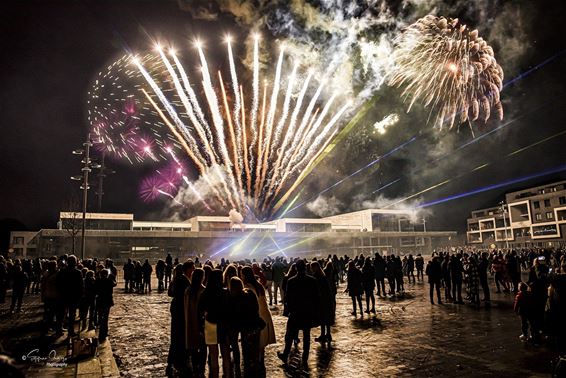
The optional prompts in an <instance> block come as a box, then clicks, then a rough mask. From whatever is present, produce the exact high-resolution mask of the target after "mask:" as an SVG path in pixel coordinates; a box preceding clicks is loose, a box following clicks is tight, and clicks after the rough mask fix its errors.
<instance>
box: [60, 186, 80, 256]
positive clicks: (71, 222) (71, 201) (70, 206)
mask: <svg viewBox="0 0 566 378" xmlns="http://www.w3.org/2000/svg"><path fill="white" fill-rule="evenodd" d="M63 211H64V212H66V213H67V214H66V215H65V216H64V217H62V218H61V228H62V229H64V230H65V231H67V233H68V234H69V236H70V237H71V240H72V250H71V253H72V254H73V255H74V254H75V251H76V244H77V243H76V240H77V235H78V234H79V232H81V227H82V214H81V213H80V202H79V198H78V197H77V195H76V193H75V192H72V193H71V195H70V196H69V198H68V199H67V202H66V203H65V205H64V206H63Z"/></svg>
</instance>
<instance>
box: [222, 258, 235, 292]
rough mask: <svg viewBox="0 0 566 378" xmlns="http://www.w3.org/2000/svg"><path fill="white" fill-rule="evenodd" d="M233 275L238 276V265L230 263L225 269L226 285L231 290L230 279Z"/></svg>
mask: <svg viewBox="0 0 566 378" xmlns="http://www.w3.org/2000/svg"><path fill="white" fill-rule="evenodd" d="M232 277H238V268H236V265H234V264H230V265H228V266H227V267H226V269H225V270H224V287H225V288H226V289H228V291H230V279H231V278H232Z"/></svg>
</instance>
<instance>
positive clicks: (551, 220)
mask: <svg viewBox="0 0 566 378" xmlns="http://www.w3.org/2000/svg"><path fill="white" fill-rule="evenodd" d="M467 240H468V243H469V244H472V245H482V246H491V245H496V246H497V247H506V246H509V247H517V248H521V247H532V246H538V247H552V246H564V245H566V181H559V182H556V183H553V184H548V185H541V186H536V187H532V188H528V189H524V190H519V191H514V192H510V193H507V194H506V195H505V202H504V203H501V204H499V205H498V206H495V207H490V208H487V209H480V210H475V211H472V214H471V217H470V218H468V221H467Z"/></svg>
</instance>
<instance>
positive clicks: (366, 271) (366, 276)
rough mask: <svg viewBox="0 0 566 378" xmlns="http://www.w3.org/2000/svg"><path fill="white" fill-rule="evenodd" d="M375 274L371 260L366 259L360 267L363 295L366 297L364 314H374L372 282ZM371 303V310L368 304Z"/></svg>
mask: <svg viewBox="0 0 566 378" xmlns="http://www.w3.org/2000/svg"><path fill="white" fill-rule="evenodd" d="M374 276H375V272H374V269H373V265H372V263H371V259H370V258H367V259H366V260H365V262H364V266H363V267H362V286H363V287H364V294H365V297H366V311H365V312H366V314H369V313H370V312H372V313H374V314H375V296H374V295H373V289H375V281H374ZM370 301H371V309H370V307H369V303H370Z"/></svg>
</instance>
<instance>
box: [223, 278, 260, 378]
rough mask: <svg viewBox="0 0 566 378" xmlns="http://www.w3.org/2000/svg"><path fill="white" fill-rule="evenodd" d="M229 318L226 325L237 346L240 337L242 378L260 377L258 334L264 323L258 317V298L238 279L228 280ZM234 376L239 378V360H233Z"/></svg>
mask: <svg viewBox="0 0 566 378" xmlns="http://www.w3.org/2000/svg"><path fill="white" fill-rule="evenodd" d="M228 306H229V308H230V317H229V320H228V325H229V328H230V332H231V334H232V337H234V336H235V339H234V341H235V342H236V346H237V341H238V339H237V335H238V334H239V335H241V345H242V357H243V360H244V377H259V376H261V375H262V374H261V366H260V365H261V362H260V357H261V351H260V334H261V331H262V329H264V328H265V325H266V324H265V322H264V321H263V319H262V318H261V316H260V310H259V304H258V298H257V297H256V295H255V294H254V292H253V291H252V290H250V289H245V288H244V283H243V282H242V280H241V279H240V278H238V277H232V278H230V296H229V299H228ZM234 365H235V366H234V371H235V376H236V377H240V376H241V370H240V359H239V358H238V359H237V360H236V359H234Z"/></svg>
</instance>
